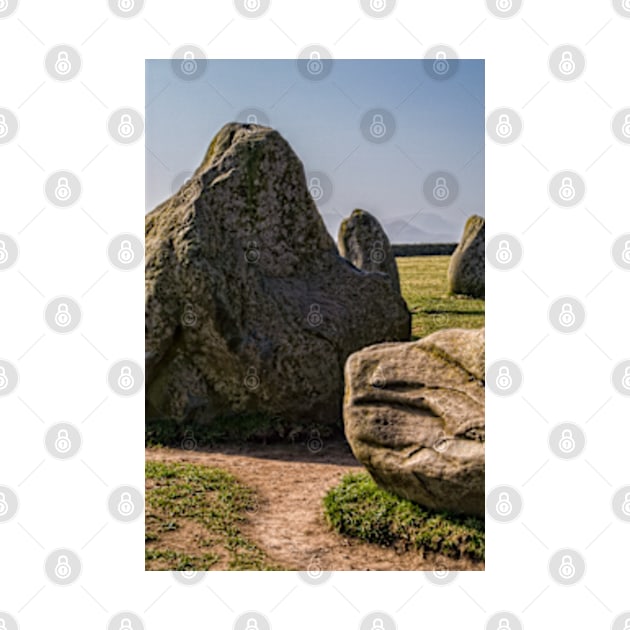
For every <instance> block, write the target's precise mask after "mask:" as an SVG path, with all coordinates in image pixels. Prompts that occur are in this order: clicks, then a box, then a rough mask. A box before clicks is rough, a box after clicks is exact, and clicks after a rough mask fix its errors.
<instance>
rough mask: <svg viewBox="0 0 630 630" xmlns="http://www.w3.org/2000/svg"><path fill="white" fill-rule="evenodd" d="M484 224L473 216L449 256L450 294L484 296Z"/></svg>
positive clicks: (478, 217)
mask: <svg viewBox="0 0 630 630" xmlns="http://www.w3.org/2000/svg"><path fill="white" fill-rule="evenodd" d="M485 250H486V222H485V220H484V219H483V217H480V216H478V215H476V214H473V215H472V216H471V217H469V218H468V221H466V225H465V227H464V234H463V235H462V239H461V241H460V242H459V245H458V246H457V248H456V249H455V251H454V252H453V255H452V256H451V261H450V263H449V266H448V287H449V290H450V291H451V293H460V294H462V295H469V296H471V297H475V298H483V297H485V295H486V259H485Z"/></svg>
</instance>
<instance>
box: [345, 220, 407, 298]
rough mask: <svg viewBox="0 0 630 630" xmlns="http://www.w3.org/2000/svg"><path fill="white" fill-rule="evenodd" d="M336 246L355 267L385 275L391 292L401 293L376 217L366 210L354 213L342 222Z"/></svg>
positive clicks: (391, 255)
mask: <svg viewBox="0 0 630 630" xmlns="http://www.w3.org/2000/svg"><path fill="white" fill-rule="evenodd" d="M337 246H338V247H339V253H340V254H341V255H342V256H343V257H344V258H346V259H347V260H349V261H350V262H351V263H352V264H353V265H354V266H355V267H357V268H359V269H362V270H363V271H378V272H380V273H385V274H387V276H388V277H389V279H390V282H391V283H392V286H393V287H394V289H396V291H398V292H399V293H400V280H399V278H398V267H397V266H396V258H395V257H394V253H393V251H392V246H391V245H390V243H389V239H388V238H387V234H385V230H383V227H382V226H381V224H380V223H379V222H378V220H377V219H376V217H374V216H372V215H371V214H370V213H369V212H366V211H365V210H360V209H357V210H354V211H353V213H352V214H351V215H350V216H349V217H348V218H347V219H344V220H343V221H342V222H341V225H340V227H339V236H338V238H337Z"/></svg>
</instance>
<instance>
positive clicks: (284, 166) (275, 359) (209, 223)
mask: <svg viewBox="0 0 630 630" xmlns="http://www.w3.org/2000/svg"><path fill="white" fill-rule="evenodd" d="M145 284H146V355H145V356H146V383H147V385H146V388H147V391H146V393H147V396H146V399H147V417H148V418H151V417H155V416H160V417H163V416H166V417H171V418H176V419H179V420H184V419H185V420H193V421H199V422H212V421H213V420H214V419H216V418H219V417H221V418H222V419H225V418H226V417H227V418H230V417H232V416H235V415H238V414H255V415H258V414H261V415H264V416H275V417H281V418H288V419H290V420H292V421H294V422H295V423H296V424H298V423H304V422H309V421H318V422H328V423H335V422H340V418H341V405H342V398H343V366H344V362H345V360H346V358H347V357H348V355H349V354H350V353H352V352H354V351H356V350H358V349H359V348H362V347H364V346H366V345H369V344H372V343H376V342H379V341H387V340H390V341H392V340H403V339H408V338H409V334H410V315H409V312H408V311H407V308H406V305H405V303H404V301H403V299H402V298H401V297H400V295H399V294H398V293H397V292H395V291H394V290H393V289H392V287H391V285H390V283H389V281H388V279H387V278H386V277H385V276H383V275H381V274H375V273H366V272H363V271H359V270H357V269H356V268H355V267H353V266H352V265H351V264H349V263H348V262H347V261H346V260H344V259H343V258H341V257H340V256H339V253H338V251H337V248H336V247H335V243H334V241H333V240H332V239H331V237H330V236H329V234H328V233H327V231H326V228H325V226H324V223H323V221H322V219H321V217H320V215H319V214H318V211H317V208H316V206H315V203H314V202H313V200H312V198H311V196H310V194H309V192H308V188H307V185H306V180H305V176H304V169H303V166H302V163H301V162H300V160H299V159H298V157H297V156H296V155H295V154H294V152H293V151H292V149H291V147H290V146H289V144H288V143H287V142H286V141H285V140H284V139H283V138H282V137H281V136H280V134H279V133H278V132H276V131H274V130H273V129H270V128H267V127H262V126H259V125H243V124H237V123H231V124H228V125H225V126H224V127H223V128H222V129H221V130H220V131H219V133H218V134H217V135H216V137H215V138H214V139H213V141H212V143H211V145H210V148H209V149H208V152H207V154H206V156H205V158H204V160H203V162H202V164H201V165H200V166H199V168H198V169H197V170H196V172H195V173H194V175H193V176H192V177H191V179H190V180H189V181H188V182H187V183H186V184H185V185H184V186H183V187H182V188H181V189H180V191H179V192H178V193H176V194H175V195H174V196H173V197H171V198H170V199H169V200H168V201H166V202H165V203H163V204H161V205H160V206H158V207H157V208H156V209H155V210H153V211H152V212H151V213H149V214H148V215H147V217H146V273H145Z"/></svg>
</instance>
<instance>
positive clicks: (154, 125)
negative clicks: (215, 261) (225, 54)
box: [145, 59, 485, 243]
mask: <svg viewBox="0 0 630 630" xmlns="http://www.w3.org/2000/svg"><path fill="white" fill-rule="evenodd" d="M198 63H199V64H204V72H203V75H202V76H199V77H197V78H196V79H194V80H182V79H181V78H179V77H178V76H177V75H176V74H175V73H174V71H173V62H172V60H170V59H168V60H148V61H147V62H146V103H147V109H146V146H147V149H148V150H147V153H146V208H145V210H146V211H149V210H152V209H153V208H154V207H155V206H156V205H157V204H158V203H160V202H161V201H163V200H164V199H166V198H167V197H169V196H170V195H171V194H172V193H173V192H175V190H176V189H177V188H178V187H179V185H181V183H183V181H184V180H185V179H186V178H187V177H188V175H189V174H190V172H191V171H193V170H194V169H195V168H196V167H197V166H198V165H199V163H200V161H201V159H202V157H203V155H204V154H205V151H206V149H207V147H208V145H209V144H210V141H211V140H212V137H213V136H214V134H215V133H216V132H217V131H218V130H219V129H220V128H221V127H222V126H223V125H224V124H225V123H227V122H231V121H234V120H241V121H243V122H245V121H246V120H245V119H246V115H245V114H243V112H245V113H246V112H247V110H251V109H254V110H259V111H260V112H261V114H259V115H258V118H259V119H261V118H263V119H264V117H265V116H266V117H267V119H268V121H269V124H270V126H272V127H274V128H275V129H277V130H278V131H279V132H280V133H281V134H282V135H283V136H284V137H285V138H286V139H287V140H288V141H289V143H290V144H291V146H292V147H293V149H294V151H295V152H296V153H297V154H298V156H299V157H300V159H301V160H302V162H303V163H304V167H305V170H306V172H307V174H311V173H314V172H317V173H323V174H324V177H323V178H320V179H322V180H323V187H324V188H325V191H326V194H325V195H324V197H323V198H321V199H320V201H319V202H318V207H319V210H320V212H321V214H322V216H323V217H324V220H325V222H326V225H327V227H328V229H329V231H330V232H331V234H333V236H335V237H336V234H337V229H338V226H339V223H340V221H341V220H342V218H343V217H346V216H348V215H349V214H350V213H351V212H352V210H353V209H354V208H363V209H364V210H368V211H369V212H371V213H372V214H374V215H375V216H376V217H377V218H378V219H379V220H380V221H381V223H382V224H383V226H384V227H385V229H386V231H387V232H388V235H389V237H390V240H392V242H400V243H405V242H421V241H438V240H442V241H443V240H458V239H459V236H460V234H461V230H462V228H463V225H464V222H465V220H466V218H467V217H468V216H469V215H471V214H481V215H483V214H484V140H485V135H484V134H485V132H484V120H485V114H484V62H483V60H459V61H458V63H457V71H456V73H455V74H454V75H453V76H451V77H450V78H448V79H445V80H436V79H435V78H433V77H432V76H431V74H430V70H431V65H430V64H432V63H433V62H432V61H430V60H429V61H425V60H418V59H414V60H334V61H333V62H332V67H331V72H330V74H329V75H328V76H326V78H324V79H323V80H320V81H311V80H307V79H305V78H304V77H303V76H302V74H300V72H299V71H298V66H297V63H296V60H294V59H292V60H209V61H206V62H203V61H199V62H198ZM427 70H428V71H429V72H427ZM372 109H385V110H387V111H389V112H390V113H391V115H392V117H393V120H394V121H395V132H394V134H393V136H392V137H391V138H389V139H388V140H387V141H386V142H382V143H373V142H369V141H368V140H366V138H365V137H364V135H363V134H362V131H361V126H360V125H361V119H362V117H363V116H364V115H365V114H366V112H369V111H370V110H372ZM239 114H242V115H241V116H239ZM368 118H369V116H368ZM388 129H389V130H390V131H391V124H390V125H389V127H388ZM437 171H446V172H448V173H451V174H452V175H453V176H454V177H455V179H456V181H457V185H458V189H459V193H458V196H457V198H456V199H455V200H454V201H453V202H452V203H450V204H448V205H446V206H439V205H436V204H432V203H430V201H431V200H427V197H426V195H425V194H423V183H424V182H425V179H426V178H427V177H428V176H430V174H431V173H435V172H437ZM326 177H327V178H328V180H329V181H330V183H331V187H330V188H329V187H328V185H327V183H326ZM449 181H450V180H449Z"/></svg>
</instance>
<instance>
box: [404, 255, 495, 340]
mask: <svg viewBox="0 0 630 630" xmlns="http://www.w3.org/2000/svg"><path fill="white" fill-rule="evenodd" d="M450 259H451V257H450V256H413V257H409V258H397V259H396V263H397V264H398V273H399V275H400V288H401V292H402V295H403V297H404V298H405V301H406V302H407V306H408V307H409V310H410V311H411V332H412V338H413V339H419V338H421V337H426V336H427V335H428V334H430V333H432V332H435V331H436V330H440V329H441V328H481V327H482V326H484V319H485V315H484V311H485V302H484V300H477V299H474V298H469V297H465V296H460V295H451V294H449V292H448V281H447V270H448V264H449V261H450Z"/></svg>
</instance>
